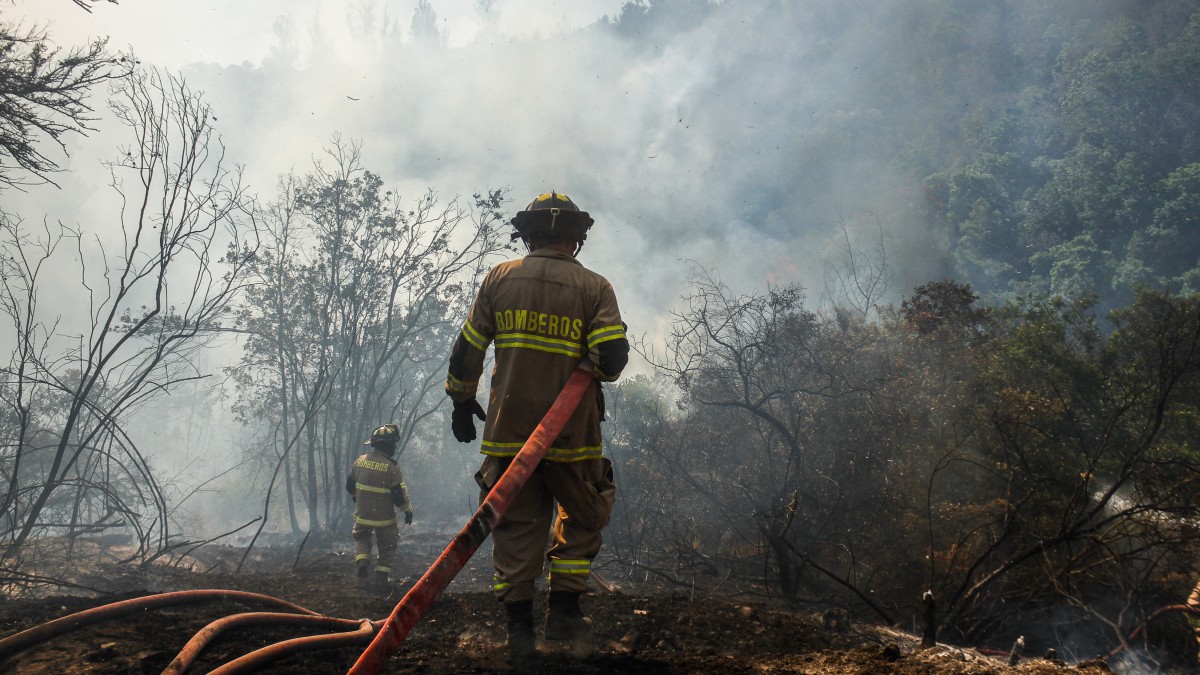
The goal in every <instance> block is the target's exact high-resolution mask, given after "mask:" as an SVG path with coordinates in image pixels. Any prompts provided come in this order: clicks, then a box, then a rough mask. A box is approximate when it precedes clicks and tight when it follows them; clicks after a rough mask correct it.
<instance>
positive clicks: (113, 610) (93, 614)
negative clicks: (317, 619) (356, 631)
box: [0, 589, 317, 661]
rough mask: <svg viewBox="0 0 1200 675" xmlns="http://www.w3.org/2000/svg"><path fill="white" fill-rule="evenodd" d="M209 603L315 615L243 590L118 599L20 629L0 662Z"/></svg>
mask: <svg viewBox="0 0 1200 675" xmlns="http://www.w3.org/2000/svg"><path fill="white" fill-rule="evenodd" d="M212 600H239V601H242V602H262V603H267V604H271V605H276V606H279V607H283V608H285V609H290V610H292V611H294V612H299V613H301V614H306V615H309V616H315V615H316V614H317V613H316V612H314V611H312V610H310V609H305V608H303V607H300V606H299V605H293V604H292V603H290V602H287V601H285V600H280V599H279V598H273V597H271V596H269V595H261V594H259V593H248V592H245V591H227V590H222V589H206V590H199V591H176V592H174V593H160V594H158V595H149V596H143V597H140V598H132V599H130V600H122V601H121V602H114V603H112V604H108V605H104V606H101V607H93V608H92V609H88V610H84V611H82V612H76V613H74V614H71V615H69V616H64V617H62V618H60V619H55V620H53V621H48V622H46V623H43V624H41V625H38V626H34V627H33V628H30V629H28V630H23V631H21V632H20V633H16V634H15V635H10V636H8V637H6V638H4V639H3V640H0V661H3V660H4V659H6V658H8V657H9V656H12V655H13V654H16V653H17V652H19V651H21V650H23V649H25V648H27V647H30V646H32V645H35V644H38V643H39V642H44V641H46V640H49V639H51V638H54V637H58V636H59V635H62V634H63V633H68V632H70V631H73V630H75V629H76V628H79V627H81V626H87V625H90V624H93V623H97V622H99V621H105V620H107V619H111V618H114V617H117V616H122V615H125V614H130V613H132V612H139V611H143V610H147V609H151V608H155V607H168V606H171V605H179V604H185V603H191V602H207V601H212Z"/></svg>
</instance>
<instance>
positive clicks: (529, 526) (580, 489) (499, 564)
mask: <svg viewBox="0 0 1200 675" xmlns="http://www.w3.org/2000/svg"><path fill="white" fill-rule="evenodd" d="M511 463H512V459H511V458H508V457H486V458H485V459H484V461H483V466H482V467H480V469H479V472H478V473H476V474H475V481H476V482H477V483H478V484H479V487H480V493H479V500H480V502H482V501H483V499H484V498H485V497H487V494H488V491H489V490H491V488H492V486H493V485H495V484H496V481H498V480H499V479H500V476H501V475H503V473H504V471H505V469H507V468H508V465H509V464H511ZM615 497H616V485H615V484H614V483H613V472H612V463H611V462H609V461H608V459H606V458H603V457H600V458H597V459H588V460H582V461H579V462H545V461H544V462H542V463H541V464H539V465H538V467H537V468H536V469H534V471H533V474H532V475H530V477H529V480H528V481H527V482H526V483H525V486H524V487H523V488H521V491H520V492H518V493H517V496H516V498H515V499H514V500H513V503H512V504H510V505H509V507H508V510H507V511H505V512H504V516H503V517H501V518H500V522H499V523H497V524H496V527H495V529H493V530H492V541H493V545H492V563H493V564H494V565H495V567H496V575H495V586H494V588H495V592H496V597H497V598H498V599H499V600H500V601H501V602H505V603H511V602H521V601H524V600H530V599H532V598H533V585H534V581H535V580H536V579H537V578H538V577H539V576H541V574H542V570H543V568H544V564H545V562H546V561H547V560H549V562H550V590H552V591H573V592H580V593H581V592H583V591H586V590H587V580H588V575H589V574H590V573H591V569H592V560H593V559H594V558H595V557H596V554H597V553H599V552H600V545H601V543H602V539H601V537H600V530H602V529H603V528H604V526H605V525H607V524H608V519H609V516H611V515H612V508H613V501H614V499H615ZM555 502H557V503H558V511H557V516H558V519H557V521H556V520H555V518H554V517H555V515H556V514H555V508H554V506H555ZM552 523H553V527H554V532H553V535H554V536H553V543H552V544H551V546H550V550H549V551H547V550H546V539H547V535H548V534H549V533H550V528H551V524H552Z"/></svg>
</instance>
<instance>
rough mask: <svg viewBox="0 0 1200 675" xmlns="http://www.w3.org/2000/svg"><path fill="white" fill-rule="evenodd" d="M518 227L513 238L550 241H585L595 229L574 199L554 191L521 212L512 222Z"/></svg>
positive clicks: (539, 198) (518, 212) (530, 203)
mask: <svg viewBox="0 0 1200 675" xmlns="http://www.w3.org/2000/svg"><path fill="white" fill-rule="evenodd" d="M510 222H511V223H512V226H513V227H514V228H516V230H517V231H516V232H515V233H513V235H512V238H513V239H518V238H520V239H535V238H549V239H561V240H566V241H576V242H582V241H583V240H584V239H587V233H588V230H590V229H591V227H592V223H593V222H595V221H593V220H592V217H591V216H589V215H588V212H587V211H580V210H579V207H578V206H576V205H575V202H573V201H571V198H570V197H568V196H566V195H564V194H561V193H558V192H555V191H553V190H551V191H550V192H547V193H545V194H541V195H538V196H537V197H534V198H533V201H531V202H529V206H526V207H525V210H524V211H517V215H515V216H513V219H512V220H511V221H510Z"/></svg>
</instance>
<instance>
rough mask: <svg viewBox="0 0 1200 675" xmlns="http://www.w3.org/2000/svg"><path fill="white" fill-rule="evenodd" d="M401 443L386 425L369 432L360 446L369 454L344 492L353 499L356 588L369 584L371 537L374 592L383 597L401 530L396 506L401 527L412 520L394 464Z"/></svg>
mask: <svg viewBox="0 0 1200 675" xmlns="http://www.w3.org/2000/svg"><path fill="white" fill-rule="evenodd" d="M399 440H400V428H399V427H397V426H396V425H395V424H385V425H383V426H381V427H379V428H378V429H376V430H375V431H373V432H371V437H370V438H369V439H367V440H366V441H364V442H363V445H369V446H371V451H370V452H368V453H367V454H365V455H362V456H360V457H359V458H358V459H357V460H355V462H354V466H352V467H351V468H350V475H348V476H346V491H347V492H349V493H350V497H351V498H352V499H353V500H354V504H355V507H354V529H353V530H351V533H352V534H353V536H354V564H355V567H356V568H357V574H358V583H359V587H360V588H362V589H366V588H367V587H368V586H369V585H370V579H369V576H370V568H371V536H372V535H374V536H375V544H376V547H377V548H378V550H379V558H378V559H377V560H376V561H375V592H376V593H378V594H379V595H383V596H386V595H388V594H389V593H390V592H391V589H392V585H391V581H390V580H389V576H390V575H391V573H392V561H393V559H395V557H396V544H397V542H399V541H400V527H399V526H398V525H397V524H396V507H401V508H403V509H404V524H405V525H411V524H412V521H413V511H412V502H410V501H409V500H408V487H407V486H406V485H405V484H404V472H403V471H401V470H400V467H399V466H398V465H397V464H396V460H395V459H394V458H393V455H395V454H396V444H397V443H398V442H399Z"/></svg>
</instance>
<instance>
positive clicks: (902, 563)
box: [606, 274, 1200, 656]
mask: <svg viewBox="0 0 1200 675" xmlns="http://www.w3.org/2000/svg"><path fill="white" fill-rule="evenodd" d="M802 299H803V296H802V294H800V293H799V289H787V288H785V289H775V290H769V291H767V292H764V293H759V294H754V293H751V294H747V295H735V294H732V293H731V292H730V291H729V290H728V289H727V288H726V287H725V286H723V285H722V284H720V283H719V282H716V281H714V280H713V278H712V277H711V276H709V275H707V274H700V275H698V276H697V277H696V278H695V279H693V292H692V294H690V295H689V296H687V297H686V298H685V301H686V302H685V306H686V308H685V309H684V310H682V311H681V312H679V313H678V314H677V317H676V321H675V324H674V327H673V330H672V338H671V339H670V340H669V341H668V342H667V350H666V352H665V353H664V354H662V355H660V356H659V357H658V358H656V359H654V361H655V364H656V365H657V367H658V368H659V370H660V372H662V373H663V374H666V375H670V376H671V377H672V379H673V380H674V382H675V383H676V384H677V385H678V387H679V391H678V394H677V395H678V396H679V397H680V400H681V404H682V405H681V407H679V408H678V409H677V411H676V410H672V409H671V408H670V406H667V405H666V401H668V400H670V398H671V395H670V394H668V393H666V392H661V391H656V390H655V389H654V388H652V387H649V386H648V383H647V382H646V381H644V380H643V381H632V382H629V383H626V384H624V385H622V386H621V387H620V388H619V389H618V395H617V397H616V399H617V400H618V401H619V402H620V405H618V406H616V408H615V409H614V414H613V419H612V421H611V422H610V424H609V428H608V429H607V430H606V432H607V433H608V435H609V438H610V439H611V441H612V443H611V445H610V450H611V452H612V456H613V458H614V460H615V461H616V464H617V466H618V467H619V468H622V469H624V475H623V482H622V485H623V491H624V492H623V494H625V495H626V496H625V499H627V500H630V501H631V502H633V504H634V505H635V507H633V508H629V509H622V510H620V511H619V512H618V514H617V517H616V518H615V520H614V536H613V540H614V541H613V548H614V549H615V550H616V551H618V553H617V555H618V556H621V557H623V558H626V559H629V560H635V561H637V564H638V565H641V566H651V567H653V561H655V560H659V559H661V560H664V561H665V560H671V561H674V563H673V565H674V567H672V568H671V569H673V570H674V573H673V575H669V576H670V578H671V579H673V580H675V581H677V582H680V583H689V584H695V583H697V576H696V575H697V573H698V572H702V573H705V574H711V575H714V576H733V577H736V578H740V579H742V580H743V583H746V582H748V580H750V579H755V578H758V577H761V580H760V581H759V582H758V583H759V584H761V585H763V586H764V587H765V588H768V589H773V590H775V591H777V592H778V593H780V594H781V595H783V596H784V597H789V598H790V597H806V598H811V597H817V598H823V599H824V600H825V601H826V602H831V603H833V602H836V603H845V604H849V605H851V606H855V607H858V608H861V610H862V611H870V612H873V613H874V614H876V615H878V616H880V617H882V618H883V619H885V620H895V618H896V616H904V615H907V613H908V612H910V611H916V608H917V606H918V602H919V598H920V597H921V594H922V592H923V591H924V590H926V589H931V590H932V591H933V593H934V596H935V597H936V598H938V603H939V617H941V620H942V624H943V625H942V631H943V635H947V636H952V639H961V640H967V641H970V642H972V643H976V644H978V643H987V642H988V641H989V640H992V639H996V638H997V637H999V636H1003V635H1006V634H1007V631H1009V630H1016V629H1018V628H1019V629H1020V630H1025V629H1026V628H1027V627H1028V625H1029V624H1030V622H1031V621H1033V622H1038V621H1042V620H1043V619H1042V617H1046V619H1045V620H1047V621H1049V620H1050V618H1049V617H1051V616H1053V617H1054V620H1061V618H1062V617H1064V616H1070V617H1071V620H1073V621H1080V622H1095V623H1093V625H1094V626H1098V627H1103V629H1104V630H1108V631H1111V632H1110V633H1109V639H1111V641H1112V642H1113V644H1119V643H1120V642H1121V641H1122V640H1124V639H1125V637H1124V636H1125V635H1127V634H1128V633H1129V631H1131V630H1132V629H1133V628H1134V627H1135V625H1136V621H1138V620H1139V617H1144V616H1145V615H1146V614H1147V613H1148V612H1150V611H1153V610H1154V609H1156V608H1158V607H1159V606H1161V605H1163V604H1167V603H1169V602H1171V601H1174V602H1178V601H1179V598H1181V597H1183V595H1186V592H1187V589H1188V588H1190V585H1191V583H1192V581H1194V578H1195V576H1196V575H1197V574H1200V568H1197V566H1196V562H1195V560H1196V558H1195V553H1196V551H1197V550H1198V549H1200V527H1198V526H1197V525H1196V523H1197V522H1200V501H1198V500H1197V497H1198V496H1200V461H1197V460H1200V450H1198V449H1197V446H1196V442H1195V439H1196V437H1197V431H1198V430H1200V429H1198V427H1200V297H1197V296H1195V295H1190V296H1181V295H1173V294H1168V293H1163V292H1159V291H1151V290H1141V291H1139V292H1137V293H1136V294H1135V296H1134V298H1133V299H1132V301H1131V302H1130V303H1129V304H1128V305H1126V306H1125V307H1123V308H1121V309H1120V310H1118V311H1114V312H1113V313H1112V314H1111V316H1110V317H1109V322H1110V325H1111V326H1113V327H1115V332H1112V333H1105V332H1104V330H1102V328H1101V326H1100V324H1099V322H1098V320H1097V318H1096V316H1095V307H1096V302H1097V298H1096V296H1095V294H1088V293H1083V294H1079V295H1077V296H1074V297H1072V298H1067V297H1064V296H1062V295H1048V294H1034V295H1026V296H1023V297H1020V298H1014V299H1013V300H1012V301H1010V302H1009V303H1008V304H1006V305H1005V306H1002V307H997V308H994V309H989V308H985V307H980V306H979V305H978V304H977V303H978V297H977V296H976V294H975V293H974V292H973V291H972V289H971V287H970V286H969V285H966V284H960V283H958V282H955V281H953V280H942V281H939V282H931V283H928V284H925V285H922V286H921V287H919V288H917V289H915V290H914V293H913V295H912V296H911V297H909V298H908V299H906V300H904V301H903V303H901V305H900V307H899V308H898V309H895V310H891V311H883V312H881V315H882V316H883V317H885V319H886V320H885V322H883V323H882V324H881V325H873V324H870V323H868V322H865V321H846V320H845V318H844V315H843V314H842V313H839V312H833V313H832V314H831V315H829V316H821V315H818V314H814V313H811V312H808V311H807V310H805V309H804V307H803V303H802ZM664 494H670V495H672V496H671V498H669V499H665V498H664V497H663V495H664ZM668 567H669V566H668V565H667V564H666V563H665V562H663V563H659V566H658V567H656V569H659V570H663V569H667V568H668ZM1114 588H1119V589H1120V590H1121V593H1120V594H1118V595H1116V596H1114V595H1113V593H1112V589H1114ZM1172 599H1173V600H1172ZM1072 608H1087V609H1086V611H1084V610H1078V611H1077V610H1076V609H1072ZM1096 617H1102V619H1101V620H1100V621H1096ZM1010 639H1011V638H1010ZM1055 646H1056V647H1060V648H1061V647H1068V648H1073V647H1070V646H1067V645H1055ZM1093 648H1094V646H1092V645H1089V646H1087V647H1086V649H1093ZM1082 655H1083V654H1080V656H1082Z"/></svg>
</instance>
